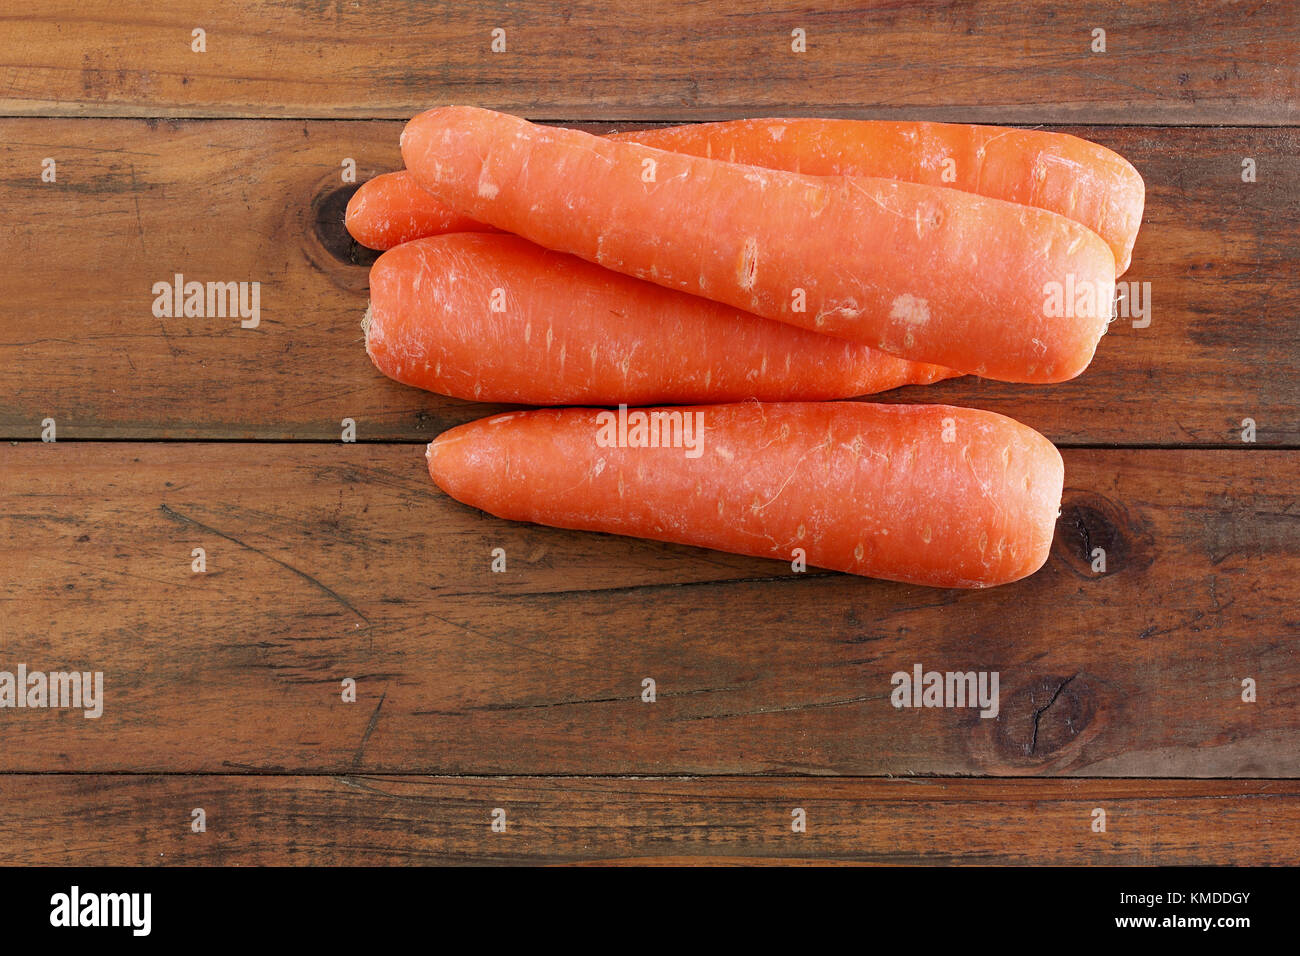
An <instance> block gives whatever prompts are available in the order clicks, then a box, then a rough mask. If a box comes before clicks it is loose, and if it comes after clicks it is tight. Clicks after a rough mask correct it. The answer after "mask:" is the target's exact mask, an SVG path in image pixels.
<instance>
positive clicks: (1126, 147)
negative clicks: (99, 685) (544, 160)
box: [0, 119, 1300, 446]
mask: <svg viewBox="0 0 1300 956" xmlns="http://www.w3.org/2000/svg"><path fill="white" fill-rule="evenodd" d="M586 128H588V129H591V130H593V131H604V130H609V129H612V128H614V124H599V125H592V126H588V127H586ZM399 131H400V124H396V123H384V122H358V123H353V122H335V123H323V122H308V123H299V122H209V121H186V122H180V121H152V120H149V121H137V120H31V119H8V120H0V162H3V163H4V165H5V168H7V169H10V170H13V171H15V174H13V175H11V176H10V177H7V178H5V179H3V180H0V205H3V207H4V208H7V209H11V210H16V211H18V214H16V215H14V216H12V217H11V218H10V219H9V221H8V222H7V224H6V225H5V227H4V228H3V230H0V283H3V287H4V288H5V290H6V293H7V295H8V302H9V303H10V305H9V307H8V308H6V309H4V310H2V311H0V436H2V437H5V438H12V439H32V438H35V437H37V436H38V435H39V433H40V429H41V422H42V421H43V420H44V419H45V418H47V417H52V418H54V419H55V421H56V423H57V428H58V434H59V436H60V437H62V438H83V439H103V438H112V439H125V438H130V439H158V438H187V439H188V438H201V439H208V438H219V439H226V440H228V439H289V440H299V441H301V440H314V441H320V440H326V441H328V440H334V439H337V438H338V437H339V435H340V432H341V425H340V423H341V421H342V419H344V418H352V419H354V420H355V421H356V423H357V436H358V438H359V439H360V440H362V441H389V440H408V441H409V440H426V441H427V440H429V439H431V438H432V437H433V436H434V435H436V434H437V433H438V432H440V431H442V430H443V429H445V428H448V427H451V426H452V425H455V424H459V423H461V422H463V421H467V420H470V419H472V418H476V417H479V416H482V415H485V414H489V413H491V412H493V411H495V410H496V409H497V408H498V406H486V405H481V404H475V403H468V402H462V401H458V400H454V399H446V398H441V397H439V396H435V395H430V394H427V393H423V392H419V391H416V390H414V389H408V388H405V387H403V386H399V385H397V384H395V383H393V382H390V381H388V380H386V379H384V378H383V377H382V376H381V375H380V374H379V373H378V372H376V371H375V370H374V368H373V367H372V366H371V365H370V362H369V361H368V359H367V358H366V357H365V353H364V351H363V348H362V345H361V332H360V328H359V321H360V316H361V313H362V311H363V310H364V308H365V301H366V284H367V270H366V268H365V265H364V264H365V263H367V262H369V261H370V259H371V258H372V257H371V256H368V255H366V254H365V252H364V250H360V249H359V248H358V247H356V246H355V245H354V244H352V243H351V242H350V240H349V239H348V238H347V236H346V233H345V232H344V231H343V229H342V215H343V208H344V206H345V204H346V201H347V197H348V196H349V195H350V191H351V190H352V189H353V188H355V187H353V186H345V185H344V184H342V183H341V181H340V174H341V166H340V163H341V162H342V161H343V159H345V158H349V157H350V158H352V159H354V160H355V161H356V163H357V166H358V168H357V173H358V178H359V180H364V179H367V178H369V177H370V176H372V175H374V174H376V173H378V172H380V171H383V170H386V169H390V168H393V167H394V166H396V165H397V164H398V162H399V158H398V153H397V136H398V133H399ZM1067 131H1069V132H1073V133H1076V134H1079V135H1082V136H1086V137H1089V138H1092V139H1096V140H1097V141H1099V142H1101V143H1103V144H1105V145H1107V146H1110V147H1112V148H1114V149H1117V150H1119V151H1120V152H1121V153H1123V154H1124V155H1126V156H1128V157H1129V158H1130V159H1131V160H1132V161H1133V162H1134V163H1135V164H1136V165H1137V167H1138V169H1139V170H1141V171H1142V173H1143V175H1144V176H1145V177H1146V180H1147V184H1148V206H1147V216H1146V222H1145V224H1144V227H1143V232H1142V234H1141V236H1140V238H1139V240H1138V244H1137V249H1136V254H1135V257H1134V263H1133V267H1132V269H1131V270H1130V272H1129V273H1128V275H1127V276H1126V277H1125V278H1126V280H1132V281H1135V282H1139V283H1150V288H1149V291H1148V294H1149V299H1150V304H1151V309H1152V311H1151V324H1150V327H1149V328H1144V329H1137V328H1133V327H1132V325H1131V323H1128V322H1125V321H1123V320H1119V321H1116V322H1115V323H1113V324H1112V326H1111V331H1110V333H1109V334H1108V335H1107V336H1106V338H1105V339H1103V341H1102V344H1101V348H1100V350H1099V353H1098V356H1097V359H1096V360H1095V361H1094V363H1093V365H1092V367H1091V368H1089V369H1088V371H1087V372H1085V373H1084V374H1083V375H1082V376H1080V377H1079V378H1078V379H1076V380H1074V381H1073V382H1070V383H1066V384H1064V385H1059V386H1052V387H1038V388H1035V387H1029V386H1013V385H1002V384H998V383H993V382H980V381H978V380H974V379H963V380H958V381H953V382H948V383H943V384H941V385H938V386H932V387H929V388H910V389H904V390H900V391H897V392H895V393H892V394H890V395H888V396H885V397H884V399H883V400H887V401H912V402H948V403H952V404H959V405H962V404H968V405H975V406H978V407H982V408H988V409H990V410H993V411H998V412H1002V413H1004V414H1008V415H1011V416H1012V417H1015V418H1017V419H1019V420H1021V421H1024V422H1025V423H1027V424H1029V425H1031V426H1033V427H1035V428H1037V429H1039V430H1040V431H1042V432H1043V433H1044V434H1046V435H1047V436H1048V437H1049V438H1051V439H1053V440H1054V441H1056V442H1058V443H1060V444H1065V445H1079V444H1085V445H1087V444H1099V443H1119V444H1124V445H1172V444H1208V445H1236V446H1240V445H1241V432H1242V421H1243V419H1246V418H1251V419H1253V420H1254V421H1255V422H1256V427H1257V441H1258V444H1260V445H1275V446H1276V445H1284V446H1295V445H1297V444H1300V420H1298V419H1297V417H1296V415H1295V408H1296V407H1297V406H1298V405H1300V384H1297V378H1296V376H1295V372H1294V367H1295V358H1296V355H1297V354H1298V353H1300V323H1298V322H1297V320H1296V319H1297V315H1298V314H1300V270H1297V268H1296V249H1297V247H1298V245H1300V242H1298V240H1300V225H1297V224H1298V223H1300V191H1298V190H1297V189H1296V188H1295V183H1296V182H1297V180H1298V179H1300V132H1298V131H1297V130H1296V129H1294V128H1288V129H1241V128H1235V129H1168V128H1144V127H1126V128H1111V127H1068V128H1067ZM1245 156H1249V157H1251V158H1254V159H1255V160H1256V162H1257V169H1258V181H1257V182H1255V183H1249V184H1248V183H1243V182H1242V181H1241V160H1242V157H1245ZM45 157H52V158H55V160H56V162H57V175H58V181H57V182H56V183H42V182H41V180H40V168H41V161H42V159H43V158H45ZM69 225H73V226H75V228H66V227H67V226H69ZM358 263H361V264H358ZM176 273H181V274H183V275H184V276H185V277H186V279H193V280H198V281H201V282H207V281H222V282H238V281H247V282H252V281H257V282H260V283H261V284H262V285H261V325H260V326H259V327H258V328H256V329H242V328H240V324H239V321H238V320H237V319H227V318H184V317H181V318H156V317H155V316H154V314H153V311H152V306H153V302H154V295H153V293H152V291H151V290H152V287H153V284H154V283H155V282H159V281H162V282H171V281H172V277H173V276H174V275H175V274H176ZM87 383H93V386H94V387H87Z"/></svg>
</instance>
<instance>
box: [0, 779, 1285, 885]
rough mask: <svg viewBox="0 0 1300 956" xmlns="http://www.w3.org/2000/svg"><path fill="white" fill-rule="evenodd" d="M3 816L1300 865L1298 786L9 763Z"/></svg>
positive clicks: (41, 840) (272, 846)
mask: <svg viewBox="0 0 1300 956" xmlns="http://www.w3.org/2000/svg"><path fill="white" fill-rule="evenodd" d="M196 808H202V809H203V811H204V815H205V821H206V827H207V829H206V831H205V832H202V833H195V832H193V831H192V829H191V820H192V817H191V814H192V812H193V811H194V809H196ZM498 808H499V809H501V810H503V811H504V812H505V827H506V828H505V831H504V832H494V831H493V830H492V829H491V826H490V824H491V819H492V814H493V811H494V810H496V809H498ZM796 808H801V809H803V810H804V811H805V814H806V825H807V829H806V832H803V833H796V832H793V830H792V828H791V822H792V819H793V818H792V811H793V810H795V809H796ZM1097 809H1101V810H1104V811H1105V826H1106V829H1105V832H1093V830H1092V824H1093V820H1094V811H1095V810H1097ZM0 830H2V831H3V832H4V833H5V840H4V841H3V842H2V843H0V864H4V865H16V864H21V865H32V864H37V865H72V864H76V865H92V866H101V865H128V866H159V865H161V866H166V865H221V866H229V865H241V866H266V865H286V864H290V865H317V866H319V865H330V866H339V865H362V864H372V865H374V864H380V865H401V864H464V863H497V864H499V863H533V864H539V863H550V864H555V863H581V862H603V863H618V862H621V863H720V862H728V861H735V862H746V863H763V862H768V863H776V862H782V863H791V862H817V863H832V864H833V863H872V864H921V865H951V864H971V863H976V864H983V865H990V864H992V865H1006V864H1011V865H1025V864H1035V865H1039V864H1056V865H1071V866H1098V865H1102V866H1114V865H1143V866H1145V865H1153V864H1163V865H1193V864H1219V865H1277V864H1283V865H1286V864H1289V865H1294V864H1295V863H1296V862H1297V860H1298V859H1300V853H1298V851H1300V783H1297V782H1296V781H1277V780H1267V781H1252V782H1247V781H1229V780H1216V781H1209V782H1200V781H1188V780H1168V781H1165V780H1139V781H1131V782H1127V781H1114V780H1079V781H1065V780H1023V781H1016V782H1014V783H1011V782H1006V781H1000V780H934V779H914V780H861V779H857V780H827V779H810V778H767V777H764V778H749V779H746V778H735V777H731V778H727V777H724V778H712V779H644V778H642V779H635V780H624V779H617V778H586V779H573V778H555V777H542V778H520V777H505V778H466V777H454V778H438V777H398V778H394V777H378V776H348V777H278V776H273V777H258V776H252V777H250V776H206V775H199V776H189V775H169V776H100V775H79V774H78V775H70V776H64V775H48V774H43V775H31V776H28V775H8V774H6V775H4V776H0Z"/></svg>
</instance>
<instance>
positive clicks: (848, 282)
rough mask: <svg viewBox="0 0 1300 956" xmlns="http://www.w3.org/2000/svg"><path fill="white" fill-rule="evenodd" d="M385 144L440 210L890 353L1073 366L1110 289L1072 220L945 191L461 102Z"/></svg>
mask: <svg viewBox="0 0 1300 956" xmlns="http://www.w3.org/2000/svg"><path fill="white" fill-rule="evenodd" d="M402 156H403V159H404V160H405V162H406V165H407V167H408V168H410V169H411V170H412V171H413V172H414V173H415V174H416V175H417V176H418V177H419V178H420V180H421V182H422V183H423V184H424V185H425V187H426V188H428V189H429V190H430V191H432V192H433V193H434V194H435V195H437V196H438V197H439V198H440V199H442V200H443V201H445V202H447V203H449V204H450V205H451V206H452V207H453V208H455V209H457V210H459V211H461V212H462V213H464V214H465V215H469V216H471V217H473V218H474V219H477V220H479V221H481V222H486V223H488V224H489V225H492V226H495V227H497V228H500V229H504V230H506V231H507V232H513V233H515V234H517V235H520V236H523V237H525V238H527V239H530V240H532V241H533V242H536V243H538V244H539V245H542V246H545V247H547V248H549V249H555V250H557V251H561V252H569V253H572V254H574V255H577V256H580V257H581V258H583V259H587V260H588V261H591V262H596V263H599V264H600V265H603V266H605V267H606V268H609V269H613V270H614V271H617V272H623V273H625V274H628V275H633V276H636V277H638V278H642V279H647V280H649V281H651V282H655V283H657V284H659V285H663V286H666V287H669V288H676V289H681V290H683V291H688V292H691V293H693V294H696V295H700V296H703V297H704V298H708V299H713V300H714V301H717V302H722V303H725V304H727V305H731V306H733V307H735V308H739V309H743V310H745V311H749V312H754V313H755V314H758V315H761V316H764V317H766V318H770V319H776V320H778V321H781V322H786V323H789V324H792V325H798V326H801V327H804V328H808V329H811V330H813V331H816V332H821V333H823V334H827V335H833V336H837V337H840V338H845V339H849V340H852V341H856V342H860V343H862V344H865V345H869V346H871V347H873V348H877V349H879V350H881V351H884V352H889V353H891V354H894V355H897V356H899V357H901V358H907V359H911V360H913V361H918V362H925V363H929V364H935V365H942V366H945V367H947V368H951V369H955V370H957V371H961V372H971V373H974V374H976V375H982V376H985V377H987V378H994V379H1001V380H1004V381H1012V382H1059V381H1064V380H1066V379H1070V378H1073V377H1074V376H1075V375H1077V374H1079V372H1081V371H1082V370H1083V369H1084V368H1086V367H1087V365H1088V362H1089V361H1090V360H1091V359H1092V355H1093V352H1094V351H1095V349H1096V346H1097V341H1098V339H1099V338H1100V337H1101V335H1102V333H1103V332H1104V331H1105V329H1106V325H1107V322H1108V321H1109V318H1110V311H1111V301H1112V299H1113V296H1114V279H1115V259H1114V256H1113V255H1112V254H1111V252H1110V248H1109V247H1108V246H1107V245H1106V244H1105V243H1104V242H1103V241H1102V240H1101V239H1100V238H1099V237H1098V236H1097V235H1096V234H1095V233H1093V232H1091V231H1090V230H1088V229H1086V228H1084V227H1083V226H1081V225H1079V224H1078V223H1076V222H1074V221H1072V220H1069V219H1066V218H1064V217H1062V216H1058V215H1056V214H1054V213H1049V212H1046V211H1044V210H1041V209H1035V208H1032V207H1027V206H1021V205H1016V204H1014V203H1008V202H1001V201H998V200H993V199H986V198H983V197H978V196H973V195H971V194H969V193H963V192H960V191H958V190H955V189H942V188H938V187H934V186H922V185H917V184H915V183H902V182H896V181H892V180H885V179H866V178H859V177H816V176H805V175H802V174H797V173H788V172H782V171H776V170H770V169H761V168H759V167H755V166H741V165H736V164H731V163H724V162H720V161H717V160H710V159H704V158H701V157H696V156H684V155H681V154H679V153H669V152H665V151H663V150H658V149H653V148H651V147H647V146H641V145H639V144H635V143H625V142H615V141H611V140H607V139H602V138H600V137H598V136H591V135H588V134H586V133H582V132H579V131H576V130H567V129H555V128H547V127H540V126H535V125H533V124H531V123H529V122H527V121H525V120H521V119H519V118H517V117H513V116H508V115H506V114H503V113H495V112H492V111H490V110H481V109H476V108H472V107H444V108H441V109H436V110H430V111H429V112H427V113H424V114H421V115H420V116H417V117H416V118H415V119H413V120H412V121H411V122H410V123H408V124H407V126H406V129H405V130H404V132H403V134H402Z"/></svg>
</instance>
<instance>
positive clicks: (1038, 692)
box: [996, 674, 1098, 765]
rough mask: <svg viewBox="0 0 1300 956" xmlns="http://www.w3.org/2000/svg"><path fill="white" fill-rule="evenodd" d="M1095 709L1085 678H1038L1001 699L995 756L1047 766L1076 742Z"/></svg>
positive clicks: (1092, 689)
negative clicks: (996, 752)
mask: <svg viewBox="0 0 1300 956" xmlns="http://www.w3.org/2000/svg"><path fill="white" fill-rule="evenodd" d="M1097 709H1098V703H1097V696H1096V693H1095V691H1094V688H1093V685H1092V684H1090V683H1089V682H1088V679H1087V678H1086V677H1084V676H1082V675H1080V674H1066V675H1053V676H1045V677H1039V678H1037V679H1035V680H1033V681H1031V682H1030V683H1029V684H1027V685H1025V686H1023V687H1020V688H1018V689H1016V690H1014V691H1012V693H1011V694H1009V695H1006V696H1004V697H1003V699H1002V704H1001V713H1000V714H999V715H998V722H997V731H996V741H997V749H998V753H999V755H1000V756H1001V757H1002V758H1003V759H1005V760H1008V761H1010V762H1011V763H1013V764H1021V765H1023V764H1033V763H1043V762H1047V761H1049V760H1051V759H1053V758H1054V757H1056V756H1057V755H1059V753H1060V751H1061V750H1063V749H1064V748H1066V747H1068V746H1069V745H1070V744H1072V743H1074V742H1075V741H1076V740H1077V739H1078V738H1079V736H1080V734H1082V733H1083V732H1084V730H1086V729H1087V728H1088V726H1089V725H1090V724H1091V723H1092V721H1093V718H1094V717H1096V715H1097Z"/></svg>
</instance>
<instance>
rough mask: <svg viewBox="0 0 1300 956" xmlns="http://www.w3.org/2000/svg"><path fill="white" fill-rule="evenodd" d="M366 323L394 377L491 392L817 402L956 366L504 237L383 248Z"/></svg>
mask: <svg viewBox="0 0 1300 956" xmlns="http://www.w3.org/2000/svg"><path fill="white" fill-rule="evenodd" d="M364 328H365V330H366V351H367V352H368V353H369V355H370V358H371V360H372V361H373V362H374V363H375V366H376V367H377V368H378V369H379V370H380V371H381V372H383V373H384V374H385V375H387V376H389V377H390V378H394V379H396V380H397V381H399V382H403V383H405V384H407V385H414V386H416V387H418V388H423V389H427V390H429V391H433V392H439V393H441V394H443V395H451V396H454V397H456V398H466V399H477V400H480V401H486V402H517V403H522V404H534V405H572V404H584V403H587V404H595V405H614V404H618V403H619V402H626V403H629V404H637V405H642V404H651V403H654V402H671V403H676V402H730V401H742V400H745V399H751V398H752V399H760V400H763V401H774V400H796V399H802V400H809V401H813V400H821V399H828V398H850V397H852V396H854V395H866V394H869V393H872V392H880V391H884V390H886V389H890V388H897V387H898V386H900V385H909V384H928V383H930V382H935V381H938V380H939V379H943V378H950V377H952V376H953V375H955V374H956V373H955V372H951V371H949V370H948V369H944V368H939V367H937V366H933V365H919V364H917V363H915V362H909V361H907V360H905V359H900V358H895V357H893V356H892V355H886V354H884V353H883V352H876V351H874V350H872V349H870V348H868V347H866V346H864V345H855V344H853V343H851V342H845V341H842V340H839V339H833V338H830V337H829V336H825V335H817V334H816V333H814V332H808V331H806V330H804V329H797V328H794V327H793V326H789V325H784V324H783V323H780V322H772V321H770V320H768V319H762V318H759V317H758V316H756V315H750V314H748V313H745V312H739V311H737V310H736V309H734V308H732V307H730V306H726V305H720V304H718V303H716V302H710V301H708V300H707V299H701V298H698V297H696V296H692V295H687V294H686V293H684V292H677V291H674V290H672V289H665V288H662V287H661V286H657V285H653V284H651V283H649V282H642V281H641V280H640V279H633V278H631V277H630V276H625V275H620V274H619V273H617V272H610V271H609V270H608V269H602V268H600V267H599V266H595V265H592V264H591V263H589V262H584V261H583V260H582V259H578V258H576V257H574V256H569V255H565V254H563V253H559V252H550V251H548V250H546V249H543V248H541V247H540V246H535V245H533V244H532V243H531V242H528V241H527V240H525V239H520V238H518V237H517V236H510V235H505V234H502V233H478V234H475V233H461V234H453V235H447V236H435V237H430V238H427V239H419V240H416V241H414V242H408V243H406V244H404V245H401V246H398V247H397V248H395V249H391V250H389V251H388V252H385V253H384V254H383V255H382V256H380V257H379V259H378V261H377V262H375V264H374V266H373V267H372V268H371V270H370V309H369V311H368V312H367V318H366V321H365V323H364Z"/></svg>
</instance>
